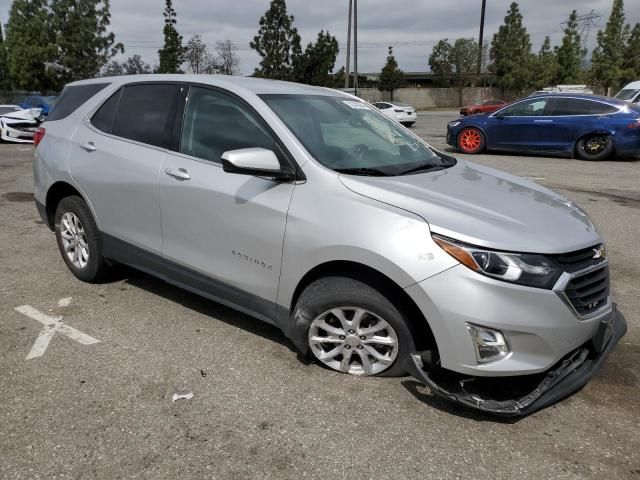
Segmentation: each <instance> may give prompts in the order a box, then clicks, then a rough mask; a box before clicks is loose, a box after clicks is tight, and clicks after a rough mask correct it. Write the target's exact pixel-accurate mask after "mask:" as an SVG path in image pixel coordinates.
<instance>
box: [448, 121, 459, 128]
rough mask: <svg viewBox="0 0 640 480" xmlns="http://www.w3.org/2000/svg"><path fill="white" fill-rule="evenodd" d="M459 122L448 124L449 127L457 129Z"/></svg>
mask: <svg viewBox="0 0 640 480" xmlns="http://www.w3.org/2000/svg"><path fill="white" fill-rule="evenodd" d="M460 123H461V122H449V126H450V127H457V126H458V125H460Z"/></svg>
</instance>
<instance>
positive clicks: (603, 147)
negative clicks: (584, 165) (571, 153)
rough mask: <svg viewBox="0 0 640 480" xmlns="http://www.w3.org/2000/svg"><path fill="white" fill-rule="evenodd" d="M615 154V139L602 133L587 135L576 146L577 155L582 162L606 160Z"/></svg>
mask: <svg viewBox="0 0 640 480" xmlns="http://www.w3.org/2000/svg"><path fill="white" fill-rule="evenodd" d="M612 153H613V139H612V138H611V137H610V136H609V135H607V134H602V133H593V134H590V135H586V136H584V137H582V138H581V139H580V140H578V143H577V144H576V155H577V156H578V157H579V158H581V159H582V160H589V161H598V160H605V159H607V158H609V157H610V156H611V154H612Z"/></svg>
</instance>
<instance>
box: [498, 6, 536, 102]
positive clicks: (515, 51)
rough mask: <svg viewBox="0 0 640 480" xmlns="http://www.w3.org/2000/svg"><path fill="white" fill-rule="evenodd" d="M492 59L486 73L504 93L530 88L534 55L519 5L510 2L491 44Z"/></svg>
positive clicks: (520, 91)
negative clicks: (494, 79) (494, 76)
mask: <svg viewBox="0 0 640 480" xmlns="http://www.w3.org/2000/svg"><path fill="white" fill-rule="evenodd" d="M490 55H491V60H492V62H493V63H492V64H491V65H490V66H489V70H490V71H491V72H493V73H494V74H495V75H496V77H497V80H496V84H497V86H498V87H500V88H501V89H502V92H503V94H504V91H505V90H514V91H516V92H518V93H522V92H523V91H524V90H526V89H527V88H529V87H530V86H531V67H532V64H533V58H534V56H533V54H532V53H531V40H530V38H529V34H528V33H527V29H526V28H525V27H524V25H523V24H522V14H521V13H520V10H519V9H518V4H517V3H516V2H513V3H512V4H511V6H510V8H509V11H508V12H507V16H506V17H504V25H501V26H500V28H499V30H498V33H496V34H495V35H494V36H493V40H492V41H491V52H490Z"/></svg>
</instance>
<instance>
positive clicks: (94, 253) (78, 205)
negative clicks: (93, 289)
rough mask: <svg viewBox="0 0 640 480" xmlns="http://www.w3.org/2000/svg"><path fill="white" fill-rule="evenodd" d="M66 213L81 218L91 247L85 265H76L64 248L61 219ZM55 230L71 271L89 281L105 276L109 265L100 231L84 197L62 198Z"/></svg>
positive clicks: (64, 258) (98, 279) (93, 281)
mask: <svg viewBox="0 0 640 480" xmlns="http://www.w3.org/2000/svg"><path fill="white" fill-rule="evenodd" d="M65 213H72V214H74V215H75V216H76V217H77V218H78V219H79V220H80V223H81V224H82V228H83V229H84V235H85V238H86V243H87V245H88V249H89V258H88V260H87V263H86V265H85V266H84V267H78V266H76V265H74V264H73V263H72V261H71V259H70V258H69V257H68V256H67V254H66V252H65V250H64V245H63V242H62V231H61V221H62V217H63V215H64V214H65ZM55 232H56V240H57V241H58V249H59V250H60V254H61V255H62V259H63V260H64V263H66V265H67V267H68V268H69V270H71V273H73V274H74V275H75V276H76V277H77V278H78V279H80V280H82V281H83V282H88V283H96V282H99V281H100V280H101V279H102V278H104V275H105V274H106V272H107V269H108V266H107V264H106V261H105V259H104V257H103V256H102V241H101V238H100V232H99V231H98V227H97V226H96V222H95V220H94V219H93V215H92V214H91V211H90V210H89V207H87V204H86V203H85V202H84V200H83V199H82V198H80V197H77V196H71V197H65V198H63V199H62V200H60V203H59V204H58V207H57V208H56V215H55Z"/></svg>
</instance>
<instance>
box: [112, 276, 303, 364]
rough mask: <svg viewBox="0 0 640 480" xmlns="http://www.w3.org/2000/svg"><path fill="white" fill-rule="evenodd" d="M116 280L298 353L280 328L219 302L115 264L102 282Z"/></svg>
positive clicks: (113, 281)
mask: <svg viewBox="0 0 640 480" xmlns="http://www.w3.org/2000/svg"><path fill="white" fill-rule="evenodd" d="M118 281H124V283H125V284H127V285H130V286H132V287H136V288H140V289H142V290H145V291H147V292H149V293H151V294H153V295H157V296H159V297H162V298H165V299H167V300H170V301H172V302H174V303H178V304H180V305H182V306H183V307H185V308H188V309H189V310H193V311H194V312H197V313H200V314H202V315H206V316H207V317H211V318H212V319H215V320H219V321H221V322H224V323H226V324H228V325H233V326H234V327H238V328H241V329H243V330H246V331H247V332H250V333H252V334H255V335H259V336H261V337H262V338H265V339H267V340H270V341H272V342H274V343H278V344H280V345H283V346H285V347H287V348H288V349H289V350H290V351H292V352H295V353H298V350H296V349H295V347H294V345H293V344H292V343H291V342H290V341H289V339H287V337H285V335H284V333H283V332H282V330H280V329H279V328H278V327H276V326H274V325H270V324H268V323H266V322H263V321H262V320H259V319H257V318H254V317H252V316H250V315H247V314H244V313H242V312H240V311H238V310H234V309H232V308H230V307H226V306H225V305H222V304H221V303H217V302H215V301H213V300H209V299H207V298H205V297H202V296H200V295H197V294H195V293H191V292H189V291H187V290H184V289H182V288H180V287H176V286H174V285H171V284H169V283H167V282H165V281H164V280H161V279H159V278H156V277H154V276H152V275H149V274H146V273H144V272H141V271H139V270H136V269H134V268H131V267H128V266H126V265H115V266H114V267H113V268H112V272H111V274H110V275H109V277H108V278H107V279H106V280H105V283H115V282H118Z"/></svg>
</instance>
